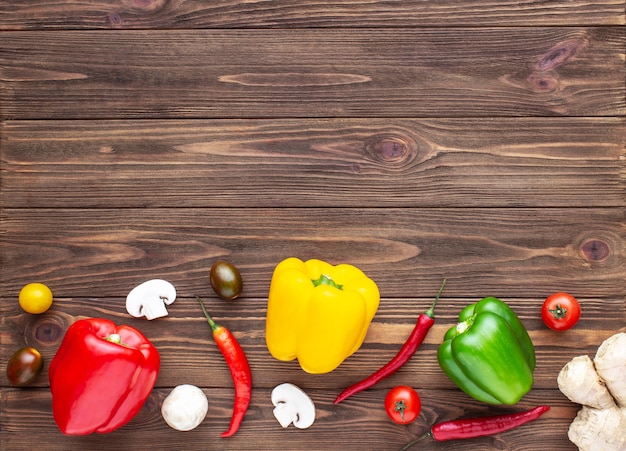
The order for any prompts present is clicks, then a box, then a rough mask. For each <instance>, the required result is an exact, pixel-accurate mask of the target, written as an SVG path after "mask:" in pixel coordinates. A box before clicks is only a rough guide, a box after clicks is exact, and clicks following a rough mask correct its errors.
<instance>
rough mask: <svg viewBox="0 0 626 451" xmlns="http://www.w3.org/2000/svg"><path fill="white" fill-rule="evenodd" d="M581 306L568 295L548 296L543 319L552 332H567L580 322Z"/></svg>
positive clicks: (543, 310) (542, 311)
mask: <svg viewBox="0 0 626 451" xmlns="http://www.w3.org/2000/svg"><path fill="white" fill-rule="evenodd" d="M579 318H580V304H579V303H578V301H577V300H576V298H575V297H574V296H572V295H571V294H568V293H563V292H559V293H554V294H551V295H550V296H548V298H547V299H546V300H545V301H544V302H543V307H542V308H541V319H543V322H544V324H545V325H546V326H548V327H549V328H550V329H552V330H567V329H569V328H570V327H572V326H573V325H574V324H576V323H577V322H578V319H579Z"/></svg>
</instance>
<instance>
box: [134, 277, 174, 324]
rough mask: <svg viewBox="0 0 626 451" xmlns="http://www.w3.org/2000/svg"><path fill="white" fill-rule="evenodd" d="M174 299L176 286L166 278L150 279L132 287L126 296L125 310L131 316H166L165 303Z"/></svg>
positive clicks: (168, 303) (150, 317)
mask: <svg viewBox="0 0 626 451" xmlns="http://www.w3.org/2000/svg"><path fill="white" fill-rule="evenodd" d="M175 300H176V288H174V285H172V284H171V283H169V282H168V281H167V280H162V279H152V280H148V281H146V282H144V283H142V284H140V285H137V286H136V287H135V288H133V289H132V290H131V291H130V293H128V296H126V310H127V311H128V313H129V314H131V315H132V316H134V317H136V318H139V317H141V316H145V317H146V318H147V319H155V318H161V317H162V316H167V309H166V308H165V306H166V305H170V304H171V303H172V302H174V301H175Z"/></svg>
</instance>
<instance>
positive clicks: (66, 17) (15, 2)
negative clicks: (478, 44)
mask: <svg viewBox="0 0 626 451" xmlns="http://www.w3.org/2000/svg"><path fill="white" fill-rule="evenodd" d="M618 24H624V2H623V1H622V0H612V1H589V2H582V1H564V0H561V1H550V2H544V1H539V0H531V1H526V2H519V1H514V0H499V1H492V2H489V3H485V4H483V3H482V2H476V1H462V0H461V1H452V0H441V1H438V2H436V3H433V2H389V1H380V0H374V1H368V2H355V1H334V2H324V1H301V0H295V1H290V2H289V3H288V4H285V3H282V2H278V1H265V2H249V1H228V2H225V1H221V2H206V1H202V0H187V1H184V2H183V1H176V2H166V1H158V0H155V1H132V2H131V1H125V2H118V4H116V5H111V4H109V3H106V2H101V1H82V2H79V3H76V2H70V1H58V2H52V3H51V2H44V1H29V2H27V3H25V2H23V1H19V0H6V1H4V2H3V6H2V8H0V29H5V30H9V29H39V30H47V29H68V28H76V29H86V28H124V29H129V28H152V29H155V28H161V29H171V28H259V27H298V28H306V27H316V28H318V27H322V28H330V27H377V28H399V27H418V26H490V25H495V26H505V25H508V26H511V25H521V26H526V25H563V26H572V25H618Z"/></svg>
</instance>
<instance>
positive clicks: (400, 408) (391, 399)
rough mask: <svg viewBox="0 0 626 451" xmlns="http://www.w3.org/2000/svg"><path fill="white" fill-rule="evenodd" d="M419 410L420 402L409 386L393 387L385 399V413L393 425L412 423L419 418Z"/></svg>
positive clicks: (420, 408)
mask: <svg viewBox="0 0 626 451" xmlns="http://www.w3.org/2000/svg"><path fill="white" fill-rule="evenodd" d="M420 410H422V401H421V400H420V397H419V395H418V394H417V392H416V391H415V390H413V389H412V388H411V387H409V386H406V385H399V386H397V387H394V388H392V389H391V390H389V393H387V396H386V397H385V411H386V412H387V415H389V418H391V421H393V422H394V423H398V424H409V423H412V422H413V421H415V420H416V419H417V417H418V416H419V414H420Z"/></svg>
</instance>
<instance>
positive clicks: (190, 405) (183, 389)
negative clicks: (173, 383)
mask: <svg viewBox="0 0 626 451" xmlns="http://www.w3.org/2000/svg"><path fill="white" fill-rule="evenodd" d="M208 410H209V401H208V400H207V397H206V395H205V394H204V392H203V391H202V390H201V389H200V388H198V387H196V386H195V385H189V384H183V385H179V386H177V387H175V388H174V389H173V390H172V391H171V392H170V394H169V395H167V397H166V398H165V400H164V401H163V405H162V406H161V415H163V419H164V420H165V422H166V423H167V424H168V425H169V426H170V427H171V428H172V429H176V430H177V431H191V430H192V429H195V428H196V427H197V426H198V425H199V424H200V423H202V421H204V418H205V417H206V414H207V412H208Z"/></svg>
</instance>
